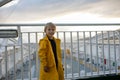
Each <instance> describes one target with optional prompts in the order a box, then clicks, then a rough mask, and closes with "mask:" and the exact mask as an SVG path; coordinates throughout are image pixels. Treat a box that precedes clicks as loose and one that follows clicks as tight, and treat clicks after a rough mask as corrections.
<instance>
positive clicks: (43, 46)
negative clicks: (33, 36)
mask: <svg viewBox="0 0 120 80" xmlns="http://www.w3.org/2000/svg"><path fill="white" fill-rule="evenodd" d="M46 53H47V43H46V41H45V40H40V41H39V48H38V57H39V58H40V62H41V64H42V65H43V66H47V58H46V57H47V55H46Z"/></svg>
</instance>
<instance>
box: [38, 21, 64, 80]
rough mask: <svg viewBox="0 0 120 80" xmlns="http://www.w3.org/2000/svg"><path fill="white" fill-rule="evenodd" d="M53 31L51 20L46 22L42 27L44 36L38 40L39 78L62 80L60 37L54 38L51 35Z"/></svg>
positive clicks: (41, 79)
mask: <svg viewBox="0 0 120 80" xmlns="http://www.w3.org/2000/svg"><path fill="white" fill-rule="evenodd" d="M55 31H56V26H55V24H53V23H51V22H49V23H47V24H46V25H45V28H44V32H45V33H46V36H45V37H44V38H43V39H41V40H40V41H39V51H38V56H39V58H40V78H39V80H64V71H63V67H62V57H61V49H60V39H56V38H55V37H54V36H53V35H54V33H55Z"/></svg>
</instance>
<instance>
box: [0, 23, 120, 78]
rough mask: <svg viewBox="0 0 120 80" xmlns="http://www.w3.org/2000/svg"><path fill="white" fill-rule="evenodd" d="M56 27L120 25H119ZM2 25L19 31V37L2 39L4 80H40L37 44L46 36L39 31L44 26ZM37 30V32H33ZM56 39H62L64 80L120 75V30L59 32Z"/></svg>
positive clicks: (1, 74)
mask: <svg viewBox="0 0 120 80" xmlns="http://www.w3.org/2000/svg"><path fill="white" fill-rule="evenodd" d="M56 25H57V26H61V27H66V26H77V27H79V26H120V24H56ZM0 26H1V28H15V29H17V30H18V37H17V38H2V39H3V42H4V44H3V43H1V44H0V50H1V51H0V52H1V53H0V55H1V58H0V78H1V80H4V79H5V80H26V79H28V80H37V79H38V77H39V65H40V64H39V59H38V55H37V54H38V53H37V51H38V42H39V39H41V38H43V36H44V33H43V32H42V31H40V30H41V29H43V27H44V24H0ZM39 26H40V27H39ZM38 27H39V28H40V30H39V28H38ZM77 27H75V28H77ZM35 28H37V31H34V29H35ZM55 37H57V38H60V39H61V50H62V62H63V65H64V76H65V79H77V78H86V77H94V76H100V75H107V74H118V73H119V72H120V71H119V69H120V62H119V61H120V31H57V32H56V34H55ZM0 39H1V38H0ZM5 41H6V42H5Z"/></svg>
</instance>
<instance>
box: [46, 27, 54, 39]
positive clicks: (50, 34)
mask: <svg viewBox="0 0 120 80" xmlns="http://www.w3.org/2000/svg"><path fill="white" fill-rule="evenodd" d="M55 31H56V29H55V27H53V26H47V28H46V34H47V36H48V37H49V38H53V35H54V34H55Z"/></svg>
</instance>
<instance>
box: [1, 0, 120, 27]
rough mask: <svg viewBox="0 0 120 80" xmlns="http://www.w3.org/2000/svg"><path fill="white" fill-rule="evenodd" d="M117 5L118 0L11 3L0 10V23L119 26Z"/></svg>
mask: <svg viewBox="0 0 120 80" xmlns="http://www.w3.org/2000/svg"><path fill="white" fill-rule="evenodd" d="M119 4H120V0H13V2H12V4H9V5H5V6H3V7H0V23H46V22H54V23H120V15H119V14H120V7H119ZM101 28H102V29H103V27H101ZM106 28H107V29H108V28H109V29H119V28H120V26H115V27H114V26H111V27H106ZM84 29H85V28H84Z"/></svg>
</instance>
